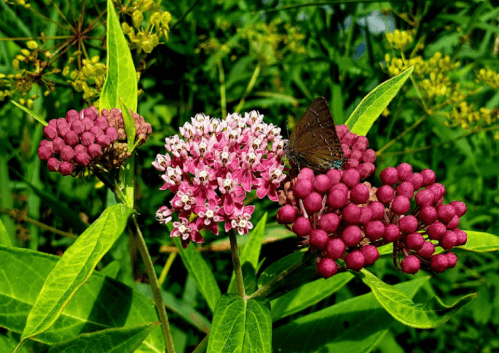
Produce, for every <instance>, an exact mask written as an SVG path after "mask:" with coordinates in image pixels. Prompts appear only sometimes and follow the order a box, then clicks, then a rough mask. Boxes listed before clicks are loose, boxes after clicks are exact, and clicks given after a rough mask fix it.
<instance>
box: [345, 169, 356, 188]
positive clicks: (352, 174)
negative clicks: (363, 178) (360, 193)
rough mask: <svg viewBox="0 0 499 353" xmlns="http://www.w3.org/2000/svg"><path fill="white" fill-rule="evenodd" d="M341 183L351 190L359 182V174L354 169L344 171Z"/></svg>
mask: <svg viewBox="0 0 499 353" xmlns="http://www.w3.org/2000/svg"><path fill="white" fill-rule="evenodd" d="M341 181H342V182H343V183H344V184H345V185H346V186H348V188H349V189H351V188H353V187H354V186H355V185H357V184H358V183H359V182H360V174H359V172H358V171H357V170H356V169H349V170H345V171H344V172H343V176H342V177H341Z"/></svg>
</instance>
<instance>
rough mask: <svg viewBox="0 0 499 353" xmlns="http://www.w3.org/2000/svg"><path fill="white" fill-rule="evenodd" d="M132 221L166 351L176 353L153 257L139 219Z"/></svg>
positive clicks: (133, 216) (133, 217) (134, 218)
mask: <svg viewBox="0 0 499 353" xmlns="http://www.w3.org/2000/svg"><path fill="white" fill-rule="evenodd" d="M132 219H133V224H134V225H135V229H136V232H135V233H134V235H135V243H136V245H137V248H138V249H139V252H140V255H141V256H142V260H143V261H144V265H145V266H146V272H147V277H148V278H149V283H150V284H151V289H152V293H153V295H154V304H155V305H156V308H157V309H158V314H159V319H160V321H161V328H162V329H163V335H164V336H165V341H166V350H167V352H168V353H174V352H175V346H174V345H173V337H172V334H171V331H170V324H169V322H168V316H167V315H166V308H165V304H164V303H163V299H162V298H161V289H160V287H159V282H158V278H157V277H156V272H155V271H154V266H153V264H152V260H151V256H150V255H149V251H147V246H146V242H145V241H144V237H143V236H142V232H141V231H140V227H139V225H138V223H137V218H136V217H135V215H132Z"/></svg>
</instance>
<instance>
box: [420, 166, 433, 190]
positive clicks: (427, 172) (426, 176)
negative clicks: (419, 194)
mask: <svg viewBox="0 0 499 353" xmlns="http://www.w3.org/2000/svg"><path fill="white" fill-rule="evenodd" d="M419 174H420V175H421V176H422V177H423V186H428V185H432V184H433V183H435V180H437V176H436V175H435V172H434V171H433V170H431V169H423V170H422V171H421V173H419Z"/></svg>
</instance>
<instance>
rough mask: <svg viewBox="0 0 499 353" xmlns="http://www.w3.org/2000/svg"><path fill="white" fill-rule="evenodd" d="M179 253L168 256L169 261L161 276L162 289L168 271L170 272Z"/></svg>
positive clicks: (160, 284)
mask: <svg viewBox="0 0 499 353" xmlns="http://www.w3.org/2000/svg"><path fill="white" fill-rule="evenodd" d="M177 254H178V253H175V252H172V253H170V256H168V260H166V264H165V267H163V271H161V274H160V275H159V280H158V281H159V286H160V288H161V287H162V286H163V283H165V279H166V275H167V274H168V271H169V270H170V267H172V264H173V261H174V260H175V258H176V257H177Z"/></svg>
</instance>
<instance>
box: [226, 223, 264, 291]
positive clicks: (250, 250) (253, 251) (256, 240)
mask: <svg viewBox="0 0 499 353" xmlns="http://www.w3.org/2000/svg"><path fill="white" fill-rule="evenodd" d="M266 223H267V213H265V214H264V215H263V217H262V218H261V219H260V221H258V224H257V225H256V226H255V228H253V230H252V231H251V234H250V237H249V239H248V241H247V243H246V244H245V245H244V247H243V248H242V250H241V254H240V260H241V266H242V268H243V277H244V282H245V285H246V284H247V283H248V281H249V280H250V279H249V278H248V277H250V276H252V277H253V281H252V282H253V283H255V282H256V278H255V277H256V275H255V272H256V271H255V269H256V266H257V265H258V259H259V258H260V250H261V249H262V241H263V236H264V235H265V225H266ZM248 268H250V269H252V270H253V271H252V272H250V270H249V269H248ZM245 269H246V271H245ZM253 290H254V288H253ZM227 293H234V294H235V293H237V284H236V276H235V274H234V272H232V278H231V280H230V284H229V289H228V290H227Z"/></svg>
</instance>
